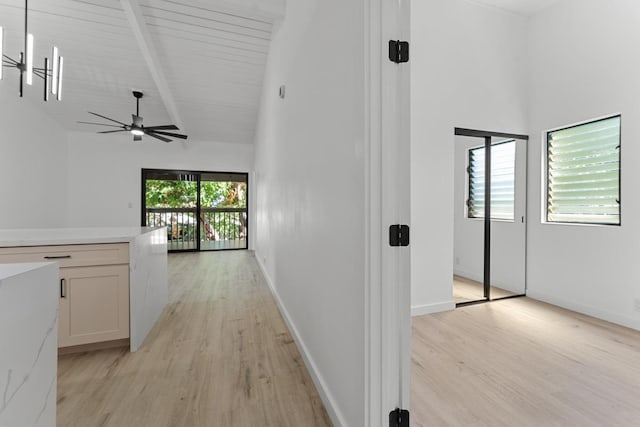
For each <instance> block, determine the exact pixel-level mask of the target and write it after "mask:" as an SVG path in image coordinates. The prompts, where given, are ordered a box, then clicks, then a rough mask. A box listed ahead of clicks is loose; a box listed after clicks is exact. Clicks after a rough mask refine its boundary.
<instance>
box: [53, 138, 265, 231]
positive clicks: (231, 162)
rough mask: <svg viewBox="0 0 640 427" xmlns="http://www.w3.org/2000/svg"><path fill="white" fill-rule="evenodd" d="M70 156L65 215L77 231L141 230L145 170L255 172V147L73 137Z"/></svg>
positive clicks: (70, 142)
mask: <svg viewBox="0 0 640 427" xmlns="http://www.w3.org/2000/svg"><path fill="white" fill-rule="evenodd" d="M68 152H69V158H68V166H69V168H68V188H69V205H68V210H66V211H65V213H66V214H67V217H68V225H69V226H73V227H92V226H97V227H99V226H136V225H140V209H141V199H140V198H141V188H140V186H141V170H142V169H143V168H151V169H186V170H196V171H197V170H201V171H214V172H215V171H221V172H251V171H252V170H253V145H251V144H228V143H213V142H197V141H189V142H187V143H184V144H183V143H182V142H177V141H176V142H172V143H170V144H165V143H161V142H153V141H142V142H141V143H134V142H133V141H132V140H131V137H130V136H127V135H98V134H95V133H88V132H74V133H70V134H69V137H68ZM249 203H250V204H251V203H252V200H249ZM250 239H251V236H250Z"/></svg>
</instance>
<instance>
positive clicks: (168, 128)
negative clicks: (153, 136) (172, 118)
mask: <svg viewBox="0 0 640 427" xmlns="http://www.w3.org/2000/svg"><path fill="white" fill-rule="evenodd" d="M145 129H146V130H180V128H179V127H178V126H176V125H162V126H145Z"/></svg>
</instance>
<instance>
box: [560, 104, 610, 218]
mask: <svg viewBox="0 0 640 427" xmlns="http://www.w3.org/2000/svg"><path fill="white" fill-rule="evenodd" d="M547 221H548V222H564V223H567V222H568V223H582V224H608V225H620V116H615V117H610V118H606V119H602V120H597V121H592V122H589V123H584V124H580V125H577V126H572V127H568V128H565V129H560V130H555V131H551V132H547Z"/></svg>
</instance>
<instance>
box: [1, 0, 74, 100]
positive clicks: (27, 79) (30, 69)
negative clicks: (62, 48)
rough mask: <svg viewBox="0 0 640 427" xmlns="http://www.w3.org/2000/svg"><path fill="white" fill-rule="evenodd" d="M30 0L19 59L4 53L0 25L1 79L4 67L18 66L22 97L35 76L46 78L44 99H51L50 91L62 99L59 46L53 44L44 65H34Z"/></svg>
mask: <svg viewBox="0 0 640 427" xmlns="http://www.w3.org/2000/svg"><path fill="white" fill-rule="evenodd" d="M27 12H28V0H24V51H23V52H20V56H19V59H13V58H11V57H10V56H8V55H5V53H4V28H2V27H1V26H0V58H2V64H1V65H0V80H2V79H3V77H4V75H3V74H4V73H3V69H4V67H9V68H16V69H17V70H18V71H19V72H20V92H19V93H20V97H22V94H23V89H24V84H25V83H26V84H27V85H29V86H31V85H32V84H33V76H37V77H40V78H41V79H43V80H44V100H45V101H48V100H49V93H51V94H52V95H55V97H56V99H57V100H58V101H60V100H62V70H63V65H64V58H63V57H62V56H59V55H58V48H57V47H56V46H53V49H52V53H51V58H52V60H51V61H49V58H44V67H43V68H36V67H34V66H33V45H34V39H33V34H31V33H29V31H28V20H27Z"/></svg>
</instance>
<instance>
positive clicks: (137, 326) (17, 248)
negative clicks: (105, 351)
mask: <svg viewBox="0 0 640 427" xmlns="http://www.w3.org/2000/svg"><path fill="white" fill-rule="evenodd" d="M43 261H53V262H57V263H58V265H59V267H60V282H59V290H58V291H59V332H58V336H59V339H58V345H59V347H61V348H72V349H73V348H80V349H90V348H92V347H91V346H92V345H109V344H110V343H122V342H126V341H127V340H128V342H129V345H130V348H131V351H137V350H138V349H139V348H140V347H141V346H142V344H143V342H144V339H145V338H146V336H147V335H148V333H149V332H150V331H151V329H152V327H153V325H154V324H155V323H156V321H157V320H158V318H159V317H160V315H161V313H162V310H163V309H164V307H165V305H166V304H167V301H168V297H169V290H168V276H167V233H166V229H165V228H164V227H160V228H150V227H107V228H54V229H12V230H0V264H7V263H22V262H43ZM87 346H88V347H87ZM97 348H99V347H97Z"/></svg>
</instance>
